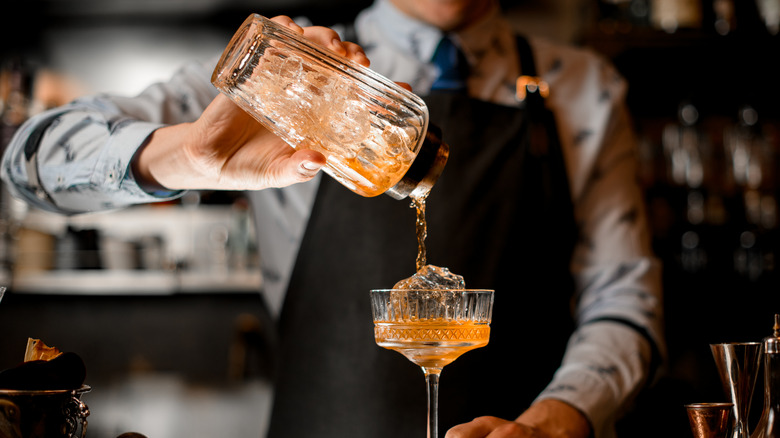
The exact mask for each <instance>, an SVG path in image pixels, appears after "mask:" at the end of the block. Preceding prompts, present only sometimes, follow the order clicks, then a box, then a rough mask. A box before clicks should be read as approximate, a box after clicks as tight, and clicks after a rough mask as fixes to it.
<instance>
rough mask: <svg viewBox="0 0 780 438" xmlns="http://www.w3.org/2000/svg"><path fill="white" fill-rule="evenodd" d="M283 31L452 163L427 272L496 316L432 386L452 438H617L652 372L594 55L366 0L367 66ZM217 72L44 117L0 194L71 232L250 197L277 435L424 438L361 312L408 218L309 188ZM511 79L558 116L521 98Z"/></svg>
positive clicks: (392, 208) (649, 290)
mask: <svg viewBox="0 0 780 438" xmlns="http://www.w3.org/2000/svg"><path fill="white" fill-rule="evenodd" d="M274 20H275V21H276V22H278V23H281V24H283V25H286V26H287V27H289V28H290V29H292V30H294V31H296V32H299V33H302V34H303V35H304V36H306V37H308V38H310V39H312V40H314V41H315V42H317V43H319V44H321V45H323V46H325V47H326V48H328V49H330V50H333V51H335V52H336V53H339V54H342V55H346V56H348V57H349V58H351V59H353V60H355V61H357V62H359V63H361V64H363V65H366V66H367V65H369V61H368V60H369V59H370V60H371V68H372V69H374V70H375V71H377V72H378V73H380V74H383V75H385V76H387V77H389V78H390V79H392V80H394V81H398V82H404V83H408V84H410V85H411V87H412V89H413V90H414V91H415V92H416V93H418V94H420V95H422V96H424V98H425V100H426V102H427V104H428V106H429V110H430V113H431V121H432V122H433V123H435V124H436V125H438V126H439V127H440V128H441V129H442V132H443V137H444V140H445V141H446V142H447V143H448V144H449V145H450V156H449V161H448V163H447V165H446V167H445V169H444V172H443V174H442V175H441V177H440V178H439V180H438V182H437V183H436V185H435V186H434V188H433V190H432V192H431V194H430V196H429V198H428V225H429V237H428V240H427V242H426V243H427V247H428V260H429V261H430V262H431V263H433V264H436V265H438V266H445V267H448V268H449V269H450V270H451V271H453V272H455V273H457V274H460V275H462V276H463V277H464V279H465V281H466V286H467V287H472V288H490V289H495V290H496V296H495V307H494V313H493V323H492V325H491V326H492V330H491V339H490V344H489V345H488V346H487V347H486V348H482V349H478V350H475V351H472V352H469V354H467V355H464V356H463V357H461V358H459V359H458V360H457V361H455V362H454V363H452V364H451V365H449V366H448V367H447V369H446V371H445V372H444V373H443V384H442V386H441V393H440V400H441V407H440V427H441V428H442V429H443V430H447V429H449V431H448V432H447V435H446V437H447V438H467V437H468V438H471V437H491V438H498V437H513V438H531V437H533V438H539V437H544V438H555V437H570V438H571V437H574V438H580V437H581V438H585V437H588V436H593V437H596V438H611V437H614V436H616V435H615V433H616V432H615V421H616V420H617V419H619V418H620V415H621V414H622V413H623V412H625V410H626V409H627V408H628V407H629V405H630V403H631V402H632V401H633V399H634V398H635V397H636V395H637V393H638V392H639V391H640V390H641V389H642V388H643V387H644V386H645V385H647V384H648V383H650V381H651V380H652V377H653V375H654V373H655V371H656V369H657V366H658V363H659V362H660V361H661V358H662V356H663V351H664V346H663V336H662V303H661V290H660V267H659V264H658V262H657V261H656V259H655V258H654V257H653V255H652V253H651V250H650V245H649V233H648V227H647V223H646V218H645V206H644V205H643V198H642V193H641V191H640V189H639V187H638V186H637V183H636V178H635V171H636V161H635V156H634V153H635V148H636V144H635V139H634V137H633V134H632V131H631V128H630V123H629V117H628V114H627V112H626V108H625V104H624V99H625V95H626V83H625V81H624V80H623V79H622V78H621V77H620V76H619V75H618V73H617V72H616V71H615V70H614V68H613V67H612V66H611V65H610V64H609V63H608V62H606V61H605V60H604V59H602V58H600V57H599V56H597V55H595V54H594V53H591V52H589V51H587V50H583V49H578V48H572V47H566V46H561V45H558V44H554V43H551V42H549V41H545V40H542V39H537V38H530V37H523V36H519V35H516V34H515V33H514V32H513V30H512V28H511V27H510V25H509V23H508V22H507V21H506V19H505V18H504V17H503V16H502V13H501V10H500V7H499V5H498V2H497V1H496V0H376V1H375V3H374V4H373V5H372V6H370V7H369V8H367V9H366V10H364V11H363V12H361V13H360V14H359V16H358V17H357V19H356V21H355V23H354V26H349V28H348V29H349V32H347V34H348V35H350V36H349V39H351V40H353V41H357V42H359V45H358V44H355V43H351V42H346V41H343V40H342V39H341V38H340V37H339V35H338V34H337V33H336V32H334V31H333V30H331V29H328V28H323V27H316V26H312V27H304V28H301V27H299V26H298V25H297V24H295V23H294V22H293V21H292V20H291V19H289V18H288V17H276V18H274ZM345 39H347V38H345ZM215 63H216V59H215V60H214V61H213V62H210V63H207V64H205V65H200V64H191V65H187V66H185V67H184V68H183V69H181V70H180V71H179V72H178V73H177V74H176V75H175V76H174V77H172V78H171V79H170V80H169V81H168V82H166V83H160V84H156V85H152V86H151V87H150V88H148V89H147V90H146V91H144V92H143V93H142V94H140V95H139V96H136V97H121V96H106V95H100V96H89V97H84V98H82V99H79V100H77V101H75V102H73V103H71V104H68V105H65V106H63V107H60V108H56V109H53V110H51V111H48V112H45V113H42V114H40V115H38V116H36V117H34V118H33V119H31V120H30V121H29V122H28V123H26V124H25V125H24V126H23V127H22V128H21V129H20V130H19V131H18V133H17V135H16V136H15V138H14V140H13V141H12V143H11V144H10V145H9V147H8V150H7V152H6V154H5V156H4V160H3V165H2V177H3V178H4V180H5V181H6V182H7V183H8V184H9V185H10V186H11V187H12V189H13V191H14V193H15V195H16V196H18V197H20V198H22V199H25V200H27V201H28V202H29V203H30V204H32V205H35V206H37V207H40V208H44V209H47V210H51V211H56V212H60V213H63V214H76V213H80V212H89V211H96V210H105V209H112V208H119V207H123V206H127V205H132V204H138V203H146V202H156V201H163V200H169V199H171V198H175V197H176V196H180V195H181V193H182V191H184V190H188V189H231V190H235V189H242V190H249V191H250V192H249V193H248V196H249V198H250V200H251V201H252V203H253V211H254V213H255V218H256V220H257V225H256V226H257V230H258V235H259V248H260V251H261V255H262V260H263V264H264V265H263V272H264V274H265V275H264V279H265V281H264V290H263V292H264V294H265V297H266V300H267V301H268V303H269V307H270V308H271V309H272V310H273V311H275V312H278V314H279V315H278V316H279V332H280V342H281V352H280V357H279V360H280V362H279V370H280V371H279V373H278V375H277V376H276V386H275V388H276V393H275V399H274V408H273V413H272V419H271V425H270V430H269V435H268V436H269V437H272V438H279V437H293V438H300V437H308V436H316V437H325V438H327V437H344V436H347V437H352V436H355V437H379V438H382V437H388V438H389V437H399V436H415V435H419V434H421V433H422V432H421V429H422V428H424V424H425V422H424V418H423V416H424V412H425V390H424V385H423V376H422V374H421V373H420V371H419V367H416V366H414V365H413V364H411V363H409V362H408V361H407V360H406V359H405V358H404V357H403V356H401V355H399V354H397V353H393V352H389V351H386V350H383V349H381V348H379V347H377V346H376V344H375V343H374V339H373V331H372V324H371V316H370V315H371V312H370V308H369V303H368V298H369V297H368V291H369V290H370V289H375V288H387V287H391V286H392V285H393V284H394V283H395V282H396V281H398V280H400V279H402V278H405V277H408V276H410V275H411V274H412V273H413V271H414V261H415V255H416V252H417V248H416V240H415V234H414V211H413V210H412V209H410V208H409V203H408V202H405V201H397V200H394V199H392V198H390V197H389V196H379V197H376V198H370V199H367V198H362V197H360V196H357V195H355V194H354V193H352V192H350V191H349V190H346V189H345V188H344V187H342V186H340V185H339V184H338V183H336V182H335V181H334V180H332V179H331V178H329V177H321V176H320V175H319V172H318V169H320V168H321V167H322V166H323V164H324V157H323V156H322V155H321V154H319V153H317V152H314V151H309V150H299V151H295V150H293V149H292V148H290V147H289V146H288V145H286V144H284V143H283V142H282V141H281V140H280V139H279V138H277V137H275V136H274V135H273V134H271V133H270V132H269V131H267V130H265V129H264V128H263V127H262V126H260V125H259V124H258V123H256V122H255V121H254V120H253V119H251V118H250V117H249V116H248V115H246V114H245V113H244V112H243V111H241V110H240V109H238V108H237V107H236V106H234V105H233V103H232V102H230V100H229V99H227V98H225V97H224V96H221V95H219V94H218V93H217V91H216V90H215V89H214V87H213V86H211V84H210V83H209V78H210V75H211V70H212V69H213V66H214V65H215ZM520 76H524V77H526V78H531V79H532V80H534V81H536V83H539V84H543V85H545V86H548V87H549V95H542V94H540V93H537V92H534V91H535V90H534V89H530V90H524V89H522V90H520V91H521V92H520V93H518V90H517V83H518V82H517V79H518V78H519V77H520ZM443 79H446V80H443ZM537 90H538V88H537ZM525 91H528V92H527V93H526V92H525ZM518 95H520V96H523V95H525V96H524V97H525V98H524V99H522V100H521V99H518ZM315 175H316V176H315ZM304 181H308V182H304ZM301 182H303V183H301ZM295 183H301V184H295Z"/></svg>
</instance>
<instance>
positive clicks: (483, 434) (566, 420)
mask: <svg viewBox="0 0 780 438" xmlns="http://www.w3.org/2000/svg"><path fill="white" fill-rule="evenodd" d="M590 432H591V427H590V423H589V422H588V420H587V418H585V416H584V415H582V413H580V412H579V411H578V410H577V409H575V408H573V407H572V406H571V405H569V404H567V403H564V402H562V401H558V400H552V399H549V400H541V401H538V402H536V403H534V404H533V405H532V406H531V407H530V408H528V410H527V411H525V412H524V413H523V414H522V415H520V416H519V417H517V419H515V420H514V421H510V420H504V419H501V418H497V417H479V418H476V419H474V420H472V421H470V422H468V423H464V424H459V425H457V426H455V427H453V428H452V429H450V430H449V431H447V434H446V435H445V437H444V438H587V437H588V436H590Z"/></svg>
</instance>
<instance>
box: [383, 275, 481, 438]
mask: <svg viewBox="0 0 780 438" xmlns="http://www.w3.org/2000/svg"><path fill="white" fill-rule="evenodd" d="M493 293H494V291H492V290H477V289H457V290H421V289H410V290H406V289H382V290H372V291H371V309H372V312H373V317H374V337H375V339H376V343H377V345H379V346H380V347H384V348H387V349H390V350H395V351H397V352H399V353H401V354H403V355H404V356H405V357H406V358H407V359H409V360H410V361H412V362H414V363H415V364H417V365H419V366H420V367H421V368H422V371H423V373H424V374H425V380H426V382H427V384H428V438H437V437H438V394H439V376H440V374H441V371H442V368H444V366H445V365H447V364H449V363H451V362H452V361H454V360H455V359H457V358H458V357H459V356H460V355H462V354H463V353H465V352H467V351H469V350H473V349H475V348H480V347H484V346H485V345H487V344H488V340H489V338H490V321H491V318H492V313H493Z"/></svg>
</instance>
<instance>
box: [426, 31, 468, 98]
mask: <svg viewBox="0 0 780 438" xmlns="http://www.w3.org/2000/svg"><path fill="white" fill-rule="evenodd" d="M431 62H432V63H433V65H435V66H436V67H437V68H438V70H439V76H438V77H437V78H436V80H435V81H434V82H433V85H432V86H431V91H433V90H437V91H465V90H466V79H467V78H468V68H469V65H468V61H467V60H466V56H465V55H464V54H463V52H462V51H461V50H460V49H459V48H458V47H457V46H456V45H455V44H453V42H452V40H450V39H449V38H448V37H446V36H445V37H443V38H442V39H441V41H439V45H438V46H437V47H436V51H435V52H434V53H433V58H431Z"/></svg>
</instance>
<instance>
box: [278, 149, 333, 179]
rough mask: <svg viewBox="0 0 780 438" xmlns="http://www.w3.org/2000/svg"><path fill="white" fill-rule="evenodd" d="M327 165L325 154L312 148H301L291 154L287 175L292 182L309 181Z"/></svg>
mask: <svg viewBox="0 0 780 438" xmlns="http://www.w3.org/2000/svg"><path fill="white" fill-rule="evenodd" d="M324 165H325V156H324V155H322V154H321V153H319V152H317V151H313V150H311V149H301V150H298V151H296V152H295V153H294V154H292V155H291V156H290V162H289V164H288V167H287V171H286V172H287V174H286V177H288V178H290V180H291V181H292V182H302V181H308V180H310V179H312V178H314V176H315V175H317V172H319V170H320V169H321V168H322V166H324Z"/></svg>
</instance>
